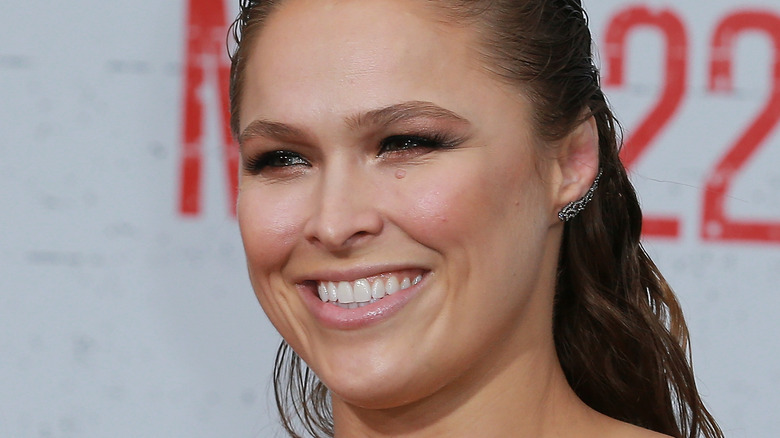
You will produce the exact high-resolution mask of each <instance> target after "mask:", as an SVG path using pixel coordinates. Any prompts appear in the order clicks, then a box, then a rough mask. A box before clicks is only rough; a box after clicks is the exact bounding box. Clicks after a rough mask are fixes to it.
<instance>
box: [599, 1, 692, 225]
mask: <svg viewBox="0 0 780 438" xmlns="http://www.w3.org/2000/svg"><path fill="white" fill-rule="evenodd" d="M638 27H650V28H653V29H656V30H657V31H659V32H660V33H661V35H663V36H664V37H665V42H666V69H665V72H666V74H665V78H664V89H663V92H662V93H661V97H660V98H659V99H658V102H657V103H656V104H655V105H654V106H653V107H652V108H651V110H650V112H649V113H648V114H647V115H646V116H645V117H644V118H643V120H642V121H641V122H640V124H639V126H638V127H637V128H636V129H635V130H634V131H633V133H632V134H631V135H630V136H628V137H627V138H626V140H625V143H624V146H623V149H622V150H621V152H620V154H621V159H622V160H623V163H624V164H625V166H626V167H627V168H629V169H630V168H631V167H633V166H635V165H636V162H637V161H638V160H639V158H640V157H641V156H642V154H644V153H645V152H646V151H647V149H648V148H649V146H650V144H651V143H652V141H653V140H654V139H655V138H656V137H657V136H658V134H659V133H660V132H661V131H662V130H663V128H664V127H665V126H666V125H667V124H668V123H669V122H670V120H671V119H672V117H673V116H674V115H675V113H676V112H677V110H678V109H679V107H680V103H681V102H682V98H683V95H684V94H685V87H686V79H687V59H688V38H687V34H686V32H685V26H684V24H683V22H682V20H681V19H680V18H679V17H678V16H677V15H676V14H675V13H674V12H672V11H670V10H661V11H658V12H652V11H650V10H649V9H648V8H647V7H644V6H635V7H630V8H628V9H626V10H623V11H621V12H620V13H618V14H616V15H615V16H614V17H613V18H612V19H611V21H610V23H609V26H608V29H607V34H606V43H607V44H606V47H607V51H606V55H607V56H606V60H607V66H608V69H607V71H606V80H605V85H607V86H615V87H620V86H622V85H623V84H624V76H625V75H624V73H623V72H624V65H625V64H626V51H627V48H626V46H627V44H626V40H627V38H628V35H629V33H630V31H632V30H634V29H636V28H638ZM642 234H643V235H645V236H655V237H678V236H679V235H680V220H679V219H677V218H674V217H658V216H652V215H646V216H645V219H644V221H643V228H642Z"/></svg>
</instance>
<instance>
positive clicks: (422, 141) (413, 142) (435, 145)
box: [377, 135, 451, 155]
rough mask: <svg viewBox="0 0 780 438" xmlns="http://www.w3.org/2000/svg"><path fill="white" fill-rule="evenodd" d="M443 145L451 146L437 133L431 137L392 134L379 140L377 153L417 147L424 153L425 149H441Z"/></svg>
mask: <svg viewBox="0 0 780 438" xmlns="http://www.w3.org/2000/svg"><path fill="white" fill-rule="evenodd" d="M445 147H451V145H450V144H449V143H448V142H447V141H446V140H445V139H444V138H442V137H441V136H438V135H434V136H431V137H428V136H423V135H393V136H390V137H387V138H385V139H384V140H382V141H381V142H380V144H379V153H378V154H377V155H383V154H393V153H404V152H412V151H416V150H418V149H420V151H419V152H421V153H424V152H425V150H432V149H442V148H445Z"/></svg>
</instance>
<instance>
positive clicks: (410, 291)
mask: <svg viewBox="0 0 780 438" xmlns="http://www.w3.org/2000/svg"><path fill="white" fill-rule="evenodd" d="M427 278H428V274H425V275H423V279H422V281H420V282H419V283H417V284H415V285H413V286H412V287H409V288H407V289H404V290H401V291H398V292H396V293H394V294H392V295H385V296H384V297H383V298H382V299H380V300H379V301H376V302H373V303H370V304H367V305H365V306H363V307H358V308H356V309H344V308H342V307H339V306H336V305H334V304H331V303H326V302H324V301H322V300H321V299H320V298H319V297H318V296H316V295H315V294H316V290H315V291H314V292H312V290H311V289H310V288H309V287H305V286H299V288H298V291H299V292H300V294H301V295H302V298H303V302H304V303H305V304H306V307H308V308H309V311H310V312H311V313H312V314H313V315H314V317H315V318H317V320H318V321H319V322H320V323H321V324H322V325H323V326H325V327H328V328H332V329H338V330H354V329H359V328H363V327H368V326H371V325H374V324H378V323H380V322H381V321H384V320H386V319H388V318H390V317H391V316H393V315H395V314H396V313H398V312H399V311H400V310H401V309H403V308H404V306H406V304H407V303H408V302H409V301H411V300H412V299H413V298H414V297H415V296H416V295H417V294H418V293H419V292H420V291H421V290H422V286H423V285H424V284H425V283H426V280H427Z"/></svg>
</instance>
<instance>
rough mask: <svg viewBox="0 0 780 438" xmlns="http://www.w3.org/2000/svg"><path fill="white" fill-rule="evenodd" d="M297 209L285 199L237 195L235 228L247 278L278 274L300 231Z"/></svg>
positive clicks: (300, 223)
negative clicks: (248, 274)
mask: <svg viewBox="0 0 780 438" xmlns="http://www.w3.org/2000/svg"><path fill="white" fill-rule="evenodd" d="M299 209H300V205H299V204H298V203H296V202H293V200H292V199H290V198H289V197H287V198H285V197H280V198H279V199H275V198H274V197H273V196H267V194H266V195H263V194H261V193H252V192H248V193H241V194H239V202H238V207H237V215H238V225H239V229H240V230H241V239H242V240H243V243H244V250H245V251H246V255H247V261H248V262H249V269H250V275H251V276H253V277H254V276H256V275H258V274H260V272H257V271H261V272H264V273H265V274H266V275H267V273H268V272H270V271H272V270H279V269H281V266H282V265H283V263H284V262H285V260H286V259H287V257H288V255H289V253H290V251H291V250H292V247H293V246H294V245H295V242H296V241H297V239H299V238H300V235H301V233H302V228H303V221H302V219H301V217H302V212H301V211H299Z"/></svg>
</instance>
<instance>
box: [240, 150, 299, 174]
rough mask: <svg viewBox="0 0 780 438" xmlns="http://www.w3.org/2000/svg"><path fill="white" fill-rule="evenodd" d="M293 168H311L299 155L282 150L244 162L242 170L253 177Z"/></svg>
mask: <svg viewBox="0 0 780 438" xmlns="http://www.w3.org/2000/svg"><path fill="white" fill-rule="evenodd" d="M295 166H305V167H311V164H310V163H309V162H308V161H307V160H306V159H305V158H303V156H301V154H299V153H297V152H292V151H284V150H279V151H270V152H266V153H263V154H260V155H258V156H256V157H250V158H247V159H246V160H244V170H246V171H247V172H249V173H251V174H254V175H256V174H259V173H261V172H264V171H269V170H274V169H278V170H281V169H282V168H289V167H295Z"/></svg>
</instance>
